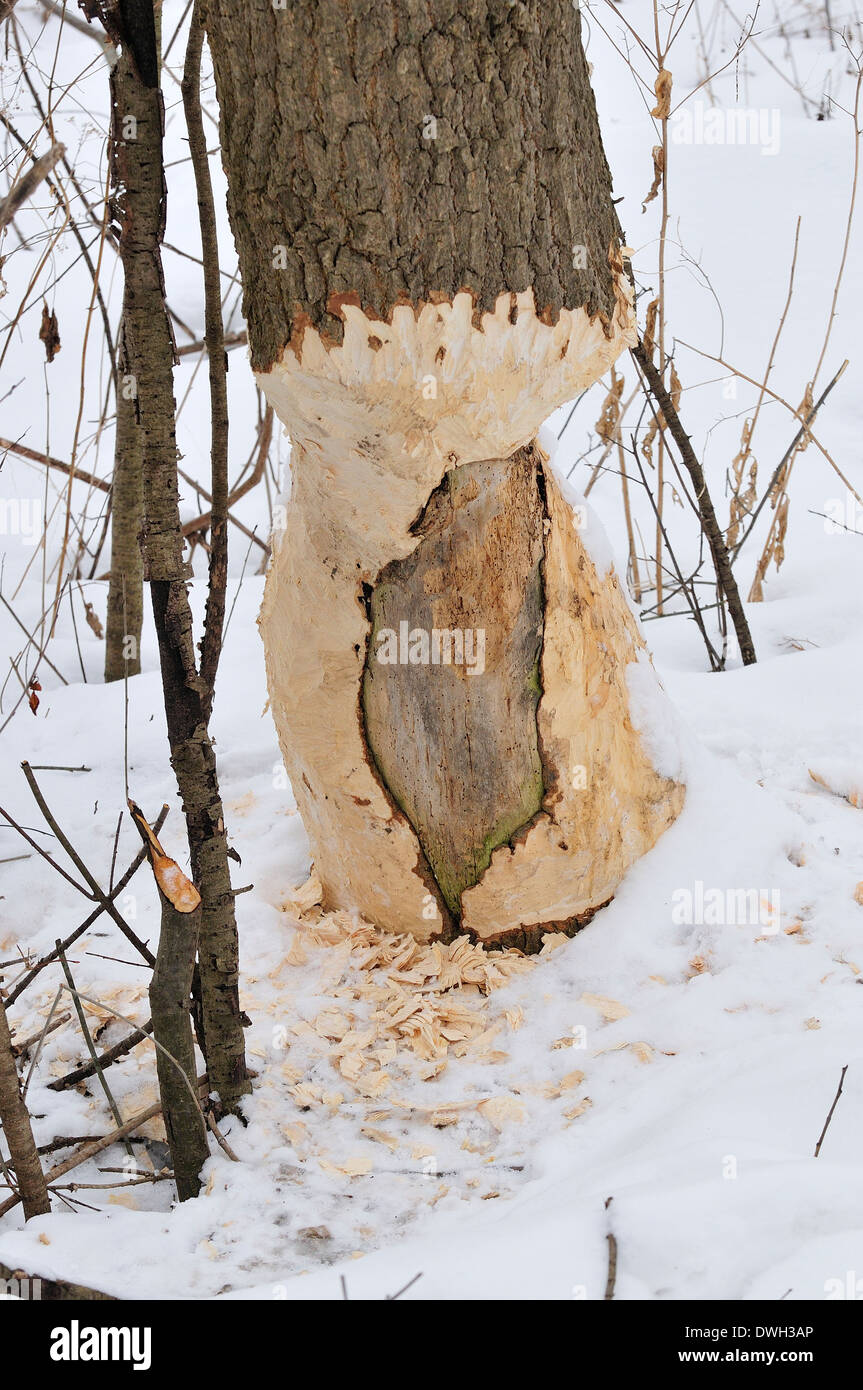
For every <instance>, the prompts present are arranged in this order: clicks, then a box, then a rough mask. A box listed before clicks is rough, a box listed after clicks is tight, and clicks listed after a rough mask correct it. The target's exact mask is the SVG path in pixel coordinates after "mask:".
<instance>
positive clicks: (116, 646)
mask: <svg viewBox="0 0 863 1390" xmlns="http://www.w3.org/2000/svg"><path fill="white" fill-rule="evenodd" d="M120 341H121V349H120V351H121V367H120V372H119V379H118V383H117V387H118V389H117V425H116V437H115V440H114V473H113V478H112V484H111V578H110V581H109V584H108V620H107V623H106V627H105V680H106V681H118V680H123V678H124V677H125V676H137V675H140V673H141V629H142V627H143V622H144V563H143V560H142V558H141V529H142V527H143V524H144V490H143V489H144V479H143V470H142V460H141V439H140V432H139V428H138V421H137V418H136V413H135V401H134V399H133V397H132V395H131V393H130V391H131V388H130V384H129V382H128V380H127V378H128V376H129V375H130V374H129V373H128V371H127V370H126V368H127V366H128V363H126V362H125V348H124V347H123V333H122V329H121V333H120Z"/></svg>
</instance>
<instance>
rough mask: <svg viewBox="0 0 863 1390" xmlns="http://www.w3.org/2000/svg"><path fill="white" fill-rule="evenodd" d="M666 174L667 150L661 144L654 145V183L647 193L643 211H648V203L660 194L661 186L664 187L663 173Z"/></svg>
mask: <svg viewBox="0 0 863 1390" xmlns="http://www.w3.org/2000/svg"><path fill="white" fill-rule="evenodd" d="M664 174H665V152H664V150H663V148H662V146H661V145H654V147H653V183H652V184H651V185H650V188H649V190H648V193H647V197H646V198H645V200H644V202H643V203H642V204H641V211H642V212H646V211H647V205H648V203H652V202H653V200H654V198H655V197H656V195H657V194H658V192H659V190H660V188H661V187H662V179H663V175H664Z"/></svg>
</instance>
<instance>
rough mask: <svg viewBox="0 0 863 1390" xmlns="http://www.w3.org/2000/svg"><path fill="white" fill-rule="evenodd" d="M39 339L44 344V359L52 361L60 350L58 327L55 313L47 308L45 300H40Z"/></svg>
mask: <svg viewBox="0 0 863 1390" xmlns="http://www.w3.org/2000/svg"><path fill="white" fill-rule="evenodd" d="M39 341H40V342H41V343H44V344H45V357H46V359H47V360H48V361H49V362H53V361H54V358H55V357H56V356H57V353H58V352H59V351H60V328H59V325H58V323H57V315H56V314H55V313H54V312H53V310H51V309H49V308H48V304H47V301H45V300H43V302H42V327H41V328H40V329H39Z"/></svg>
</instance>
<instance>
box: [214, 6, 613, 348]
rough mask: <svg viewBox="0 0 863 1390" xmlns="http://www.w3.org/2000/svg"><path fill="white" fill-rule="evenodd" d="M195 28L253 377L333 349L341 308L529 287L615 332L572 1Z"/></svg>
mask: <svg viewBox="0 0 863 1390" xmlns="http://www.w3.org/2000/svg"><path fill="white" fill-rule="evenodd" d="M207 27H208V32H209V35H210V40H211V47H212V50H213V61H214V66H215V72H216V85H217V90H218V94H219V102H220V105H221V110H222V149H223V156H224V162H225V168H226V170H227V175H228V184H229V190H230V192H229V207H230V210H231V216H232V222H233V228H234V235H235V237H236V240H237V248H238V251H239V255H240V265H241V267H242V271H243V286H244V290H245V314H246V318H247V320H248V324H249V340H250V344H251V348H252V364H253V366H254V367H255V369H256V370H266V369H267V368H268V367H269V366H270V365H271V364H272V362H273V361H274V360H275V359H276V358H277V357H278V355H279V353H280V352H281V350H282V348H283V347H284V345H285V343H287V342H288V341H289V340H290V339H291V337H292V336H296V335H298V334H300V333H301V332H302V329H303V328H304V326H306V325H308V324H311V325H312V326H313V327H315V328H317V329H319V330H321V331H325V332H326V333H327V334H329V335H330V336H331V337H332V338H333V339H335V340H336V341H338V340H339V339H340V337H341V332H342V324H341V320H340V318H339V317H338V304H339V300H340V297H342V298H346V299H347V300H349V301H350V302H352V303H359V304H361V305H362V307H363V308H364V309H365V310H366V312H367V313H368V314H369V316H370V317H373V316H377V317H380V318H384V319H388V318H389V316H390V312H391V310H392V307H393V305H394V304H396V303H399V302H406V303H411V304H413V305H418V304H420V303H423V302H425V301H434V300H435V299H436V298H438V297H440V296H444V297H447V298H451V297H452V296H453V295H454V294H455V293H456V292H457V291H458V290H461V289H469V290H470V291H471V292H472V293H473V295H474V296H475V301H476V310H477V313H480V312H484V311H490V310H492V309H493V308H494V304H495V300H496V299H497V296H498V295H499V294H500V293H501V291H502V290H510V291H512V292H514V293H519V292H521V291H523V290H526V289H528V288H533V291H534V295H535V299H536V309H537V313H538V314H540V316H541V317H543V319H544V320H545V321H547V322H551V321H553V320H555V319H556V318H557V315H558V313H559V311H560V309H561V308H562V307H563V306H564V305H568V306H573V305H586V306H587V307H588V308H589V310H590V311H591V313H593V312H601V313H604V314H606V315H607V316H608V317H610V316H611V313H612V310H613V306H614V295H613V288H612V282H611V275H610V272H609V268H608V250H609V246H610V245H611V243H612V241H614V242H615V243H616V242H617V238H618V235H619V227H618V224H617V217H616V215H615V211H614V207H613V205H612V202H611V175H610V173H609V170H608V165H607V162H606V159H605V155H604V153H603V149H602V144H601V141H600V140H599V135H598V126H597V121H596V109H595V104H594V99H593V93H592V91H591V88H590V79H589V75H588V69H587V61H586V59H585V57H584V53H583V50H582V46H581V37H580V36H581V16H580V14H579V12H578V10H577V9H575V8H574V6H573V4H572V0H515V3H513V0H427V2H426V3H422V4H420V3H417V2H416V0H351V2H350V3H349V4H346V3H344V0H289V2H288V4H287V6H286V7H285V8H282V9H275V8H274V7H273V4H272V0H244V3H243V4H242V5H238V4H237V3H236V0H207ZM276 247H283V248H284V251H283V252H282V253H281V261H283V262H284V269H275V268H274V255H276V259H277V260H278V259H279V256H278V254H277V253H276V252H275V248H276ZM582 247H583V248H584V251H583V252H582V251H580V250H578V249H577V248H582Z"/></svg>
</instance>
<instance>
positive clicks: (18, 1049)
mask: <svg viewBox="0 0 863 1390" xmlns="http://www.w3.org/2000/svg"><path fill="white" fill-rule="evenodd" d="M71 1017H72V1015H71V1014H60V1017H59V1018H55V1019H54V1022H53V1023H52V1024H51V1027H50V1028H42V1029H40V1031H39V1032H38V1033H33V1034H31V1036H30V1037H29V1038H25V1039H24V1041H23V1042H19V1043H13V1044H12V1053H13V1055H14V1056H15V1057H23V1056H24V1053H25V1052H29V1051H30V1048H31V1047H32V1046H33V1044H34V1043H37V1042H41V1041H42V1039H43V1038H46V1037H47V1036H48V1034H49V1033H56V1031H57V1029H58V1028H62V1027H63V1024H64V1023H68V1022H69V1019H70V1018H71Z"/></svg>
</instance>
